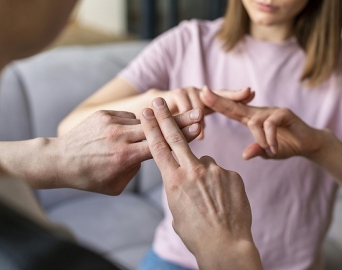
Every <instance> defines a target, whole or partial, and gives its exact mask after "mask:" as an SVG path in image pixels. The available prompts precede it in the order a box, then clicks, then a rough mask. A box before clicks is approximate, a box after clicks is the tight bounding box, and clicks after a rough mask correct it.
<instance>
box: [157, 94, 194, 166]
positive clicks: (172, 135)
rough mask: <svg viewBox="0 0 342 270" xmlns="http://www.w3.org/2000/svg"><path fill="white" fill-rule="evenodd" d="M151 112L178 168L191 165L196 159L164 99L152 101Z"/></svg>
mask: <svg viewBox="0 0 342 270" xmlns="http://www.w3.org/2000/svg"><path fill="white" fill-rule="evenodd" d="M152 108H153V112H154V114H155V116H156V119H157V121H158V124H159V127H160V130H161V132H162V134H163V136H164V138H165V140H166V142H167V143H168V145H169V146H170V148H171V149H172V151H173V152H174V154H175V155H176V157H177V159H178V162H179V164H180V166H188V165H192V164H193V163H194V162H197V161H198V159H197V158H196V157H195V155H194V154H193V153H192V151H191V149H190V147H189V144H188V142H187V140H186V139H185V137H184V135H183V133H182V132H181V130H180V129H179V127H178V125H177V124H176V122H175V120H174V118H173V116H172V114H171V112H170V110H169V108H168V107H167V104H166V102H165V100H164V99H162V98H155V99H154V100H153V101H152Z"/></svg>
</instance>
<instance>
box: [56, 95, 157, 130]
mask: <svg viewBox="0 0 342 270" xmlns="http://www.w3.org/2000/svg"><path fill="white" fill-rule="evenodd" d="M152 100H153V97H152V94H151V93H150V92H146V93H144V94H138V95H134V96H129V97H125V98H122V99H117V100H115V101H111V102H107V103H91V102H85V103H84V104H81V105H80V106H78V107H77V108H76V109H75V110H74V111H73V112H71V113H70V114H69V115H68V116H67V117H66V118H65V119H64V120H63V121H62V122H61V123H60V125H59V127H58V135H59V136H61V135H64V134H66V133H67V132H69V131H70V130H71V129H73V128H74V127H75V126H77V125H78V124H79V123H81V122H82V121H83V120H85V119H86V118H87V117H88V116H90V115H91V114H93V113H94V112H96V111H99V110H115V111H128V112H132V113H134V114H135V115H136V116H138V115H139V114H140V112H141V110H143V109H144V108H147V107H150V104H151V101H152Z"/></svg>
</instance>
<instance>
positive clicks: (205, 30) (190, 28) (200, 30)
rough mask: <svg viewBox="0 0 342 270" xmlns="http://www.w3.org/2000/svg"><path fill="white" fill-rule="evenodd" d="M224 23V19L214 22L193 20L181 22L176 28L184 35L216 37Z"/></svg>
mask: <svg viewBox="0 0 342 270" xmlns="http://www.w3.org/2000/svg"><path fill="white" fill-rule="evenodd" d="M222 23H223V19H222V18H220V19H217V20H214V21H207V20H198V19H192V20H186V21H182V22H180V24H179V25H178V26H177V27H176V28H177V30H178V31H179V32H180V33H182V34H183V35H190V36H193V35H201V36H210V35H211V36H215V35H216V33H217V31H218V30H219V29H220V28H221V25H222Z"/></svg>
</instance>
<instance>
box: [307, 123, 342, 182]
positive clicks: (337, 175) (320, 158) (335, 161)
mask: <svg viewBox="0 0 342 270" xmlns="http://www.w3.org/2000/svg"><path fill="white" fill-rule="evenodd" d="M321 138H322V139H321V140H322V144H321V147H320V149H319V150H318V151H316V152H315V153H313V154H312V155H310V156H309V159H310V160H311V161H313V162H315V163H316V164H318V165H319V166H320V167H322V168H323V169H324V170H325V171H327V172H328V173H329V174H331V176H332V177H334V179H335V180H336V182H337V183H338V184H339V185H342V166H341V165H342V143H341V142H340V141H339V140H338V139H337V138H336V136H335V135H334V134H333V133H332V132H331V131H329V130H322V131H321Z"/></svg>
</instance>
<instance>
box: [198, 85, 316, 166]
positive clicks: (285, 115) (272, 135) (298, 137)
mask: <svg viewBox="0 0 342 270" xmlns="http://www.w3.org/2000/svg"><path fill="white" fill-rule="evenodd" d="M201 99H202V101H203V103H204V104H205V105H206V106H208V107H209V108H211V109H212V110H214V111H216V112H219V113H222V114H224V115H225V116H227V117H229V118H231V119H234V120H237V121H240V122H241V123H242V124H244V125H246V126H247V127H248V128H249V130H250V131H251V133H252V135H253V137H254V138H255V141H256V143H253V144H251V145H249V146H248V147H247V148H246V149H245V150H244V152H243V157H244V158H245V159H251V158H253V157H256V156H261V157H263V158H273V159H284V158H288V157H292V156H299V155H300V156H304V157H307V158H310V156H311V155H313V154H314V153H315V152H316V151H318V150H319V149H320V148H321V144H322V143H323V134H322V131H321V130H317V129H314V128H312V127H310V126H308V125H307V124H306V123H305V122H303V121H302V120H301V119H300V118H299V117H298V116H296V115H295V114H294V113H293V112H291V111H290V110H289V109H286V108H260V107H252V106H247V105H245V104H242V103H239V102H234V101H231V100H229V99H226V98H223V97H221V96H219V95H216V94H215V93H214V92H212V91H211V90H210V89H209V88H208V87H206V88H205V89H203V92H202V95H201Z"/></svg>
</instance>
